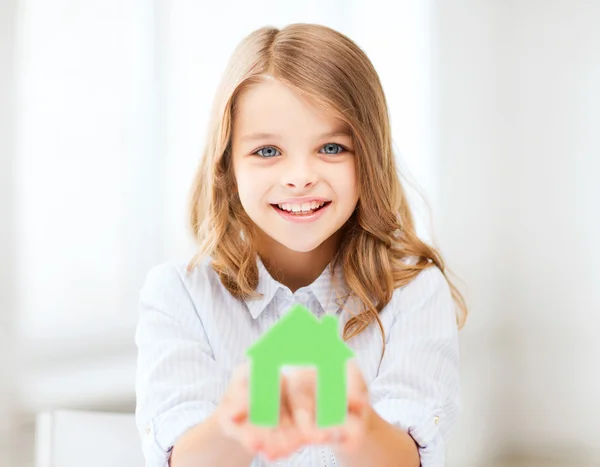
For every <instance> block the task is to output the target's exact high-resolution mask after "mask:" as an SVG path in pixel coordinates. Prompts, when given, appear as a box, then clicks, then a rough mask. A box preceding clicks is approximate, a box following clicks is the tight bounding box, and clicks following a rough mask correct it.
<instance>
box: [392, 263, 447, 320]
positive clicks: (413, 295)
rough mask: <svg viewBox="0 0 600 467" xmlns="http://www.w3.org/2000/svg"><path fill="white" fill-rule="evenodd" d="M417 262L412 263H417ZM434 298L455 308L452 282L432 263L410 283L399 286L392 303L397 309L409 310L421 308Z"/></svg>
mask: <svg viewBox="0 0 600 467" xmlns="http://www.w3.org/2000/svg"><path fill="white" fill-rule="evenodd" d="M409 261H412V259H411V260H409ZM407 262H408V261H407ZM415 262H416V261H413V262H412V263H410V264H415ZM432 300H435V301H437V302H438V304H439V305H441V306H443V308H452V309H453V306H454V305H453V298H452V291H451V289H450V284H449V283H448V280H447V279H446V276H445V275H444V273H443V272H442V270H441V269H440V268H439V267H437V265H435V264H434V263H430V264H429V266H428V267H426V268H425V269H423V270H422V271H420V272H419V273H418V274H417V275H416V276H415V277H413V278H412V280H410V281H409V282H408V283H406V284H404V285H401V286H399V287H397V288H396V289H395V290H394V293H393V295H392V300H391V305H392V307H393V308H395V309H401V310H404V311H408V310H413V309H416V308H419V307H421V306H423V305H425V304H426V302H428V301H432Z"/></svg>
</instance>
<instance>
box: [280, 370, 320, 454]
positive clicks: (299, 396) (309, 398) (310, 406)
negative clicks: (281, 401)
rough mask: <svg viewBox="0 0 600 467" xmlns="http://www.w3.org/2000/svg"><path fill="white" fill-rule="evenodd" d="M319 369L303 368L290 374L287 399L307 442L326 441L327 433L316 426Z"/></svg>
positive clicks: (317, 442) (295, 421) (294, 419)
mask: <svg viewBox="0 0 600 467" xmlns="http://www.w3.org/2000/svg"><path fill="white" fill-rule="evenodd" d="M316 389H317V371H316V369H315V368H303V369H300V370H297V371H296V372H294V373H292V374H290V375H289V376H288V391H287V400H288V403H289V405H290V406H291V407H292V417H293V421H294V423H295V424H296V426H297V427H298V429H299V431H300V433H301V434H302V437H303V439H304V441H305V442H306V443H311V444H321V443H324V442H326V440H327V433H326V432H325V431H324V430H321V429H319V428H318V427H317V426H316V421H315V411H316V402H315V400H316Z"/></svg>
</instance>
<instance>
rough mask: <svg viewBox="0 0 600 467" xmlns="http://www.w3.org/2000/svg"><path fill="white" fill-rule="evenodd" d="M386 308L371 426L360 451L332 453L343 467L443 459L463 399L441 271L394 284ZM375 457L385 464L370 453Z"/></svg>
mask: <svg viewBox="0 0 600 467" xmlns="http://www.w3.org/2000/svg"><path fill="white" fill-rule="evenodd" d="M388 311H389V312H391V313H394V316H393V321H392V324H391V325H390V329H389V331H388V332H387V333H386V337H387V342H386V349H385V355H384V357H383V360H382V362H381V367H380V369H379V371H378V373H377V376H376V377H375V379H374V380H373V381H372V382H371V384H370V385H369V392H370V399H371V405H372V411H373V412H374V413H375V415H374V416H373V417H372V423H371V424H370V425H371V427H370V429H369V430H368V432H367V436H366V437H365V441H364V445H363V446H361V448H360V449H358V450H357V453H356V454H355V455H352V456H349V455H345V454H344V453H342V452H336V449H335V448H333V449H334V452H336V456H339V459H340V463H341V465H342V466H344V467H358V466H372V465H389V466H394V465H396V466H398V467H413V466H414V467H419V465H421V466H422V467H438V466H444V465H445V446H446V442H447V439H448V436H449V432H450V428H451V427H452V425H453V424H454V422H455V420H456V418H457V416H458V413H459V411H460V406H461V399H460V377H459V367H458V365H459V351H458V328H457V325H456V315H455V308H454V301H453V299H452V295H451V291H450V287H449V285H448V283H447V282H446V279H445V278H444V276H443V274H442V272H441V271H440V270H439V269H438V268H437V267H429V268H427V269H425V270H424V271H422V272H421V273H420V274H419V275H418V276H417V277H416V278H415V279H414V280H413V281H411V282H410V283H409V284H407V285H405V286H404V287H402V288H400V289H397V290H396V291H395V292H394V296H393V298H392V301H391V302H390V304H389V306H388V307H387V308H386V309H385V312H388ZM338 451H339V450H338ZM415 454H418V455H417V456H416V457H415ZM370 455H372V456H374V457H370ZM377 456H381V457H380V458H381V459H382V461H381V463H379V462H372V461H371V460H370V459H375V458H378V457H377ZM419 462H420V463H419Z"/></svg>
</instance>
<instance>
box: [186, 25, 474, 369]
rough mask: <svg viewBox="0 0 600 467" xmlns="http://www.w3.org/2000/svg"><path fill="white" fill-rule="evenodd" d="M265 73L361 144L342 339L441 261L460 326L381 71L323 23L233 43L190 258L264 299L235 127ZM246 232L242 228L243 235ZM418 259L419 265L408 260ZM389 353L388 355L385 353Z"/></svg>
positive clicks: (196, 197)
mask: <svg viewBox="0 0 600 467" xmlns="http://www.w3.org/2000/svg"><path fill="white" fill-rule="evenodd" d="M265 77H273V78H275V79H277V80H279V81H280V82H282V83H284V84H286V85H288V86H290V87H291V88H292V89H294V90H295V91H297V92H299V93H300V94H301V95H302V96H304V97H306V98H308V99H309V100H310V101H311V102H312V103H314V104H315V107H316V108H319V109H321V110H324V111H327V112H331V113H333V114H334V115H335V116H337V117H338V118H340V119H341V120H343V121H344V122H346V123H347V124H348V126H349V127H350V129H351V131H352V135H353V139H354V146H355V154H356V157H355V161H356V172H357V180H358V185H359V201H358V205H357V208H356V210H355V211H354V213H353V214H352V216H351V217H350V219H349V220H348V222H347V223H346V225H345V226H344V228H345V229H346V231H345V235H344V236H343V240H342V242H341V244H340V246H339V249H338V251H337V253H336V255H335V257H334V258H333V260H332V262H331V263H330V267H331V268H332V271H333V270H335V267H337V265H338V263H339V262H341V266H342V270H343V275H344V279H345V282H346V285H347V287H348V288H349V289H350V291H351V293H352V294H354V296H356V297H358V299H359V300H360V303H362V305H363V309H362V311H360V313H358V314H356V315H353V316H352V317H351V318H350V319H349V320H348V322H347V323H346V325H345V327H344V331H343V339H344V340H348V339H350V338H352V337H353V336H355V335H357V334H359V333H361V332H362V331H363V330H365V329H366V328H367V327H368V326H369V325H370V324H371V323H372V322H377V324H378V326H379V328H380V331H381V335H382V340H383V352H385V335H384V329H383V325H382V323H381V320H380V318H379V312H380V311H381V310H382V309H383V308H384V307H385V305H386V304H387V303H389V301H390V300H391V298H392V294H393V292H394V289H396V288H398V287H401V286H403V285H405V284H407V283H408V282H410V281H411V280H412V279H414V278H415V276H417V275H418V274H419V273H420V272H421V271H422V270H424V269H426V268H428V267H432V266H434V265H435V266H437V267H438V268H439V269H440V270H441V271H442V273H443V274H444V277H445V278H446V280H447V281H448V284H449V286H450V289H451V291H452V297H453V299H454V301H455V302H456V303H457V304H458V308H459V312H458V313H457V324H458V327H459V328H462V326H463V325H464V323H465V320H466V317H467V307H466V304H465V300H464V298H463V296H462V295H461V293H460V292H459V291H458V289H457V288H456V286H455V285H454V284H452V282H451V281H450V280H449V279H448V277H447V274H446V268H445V265H444V261H443V259H442V257H441V255H440V253H439V252H438V251H436V249H435V248H433V247H432V246H429V245H427V244H426V243H424V242H423V241H422V240H420V239H419V238H418V237H417V234H416V231H415V226H414V221H413V215H412V213H411V210H410V208H409V205H408V202H407V197H406V195H405V192H404V189H403V187H402V185H401V183H400V179H399V176H398V172H397V168H396V163H395V157H394V154H393V150H392V141H391V134H390V124H389V117H388V110H387V103H386V99H385V96H384V93H383V89H382V86H381V83H380V80H379V77H378V75H377V73H376V71H375V69H374V67H373V65H372V64H371V62H370V60H369V59H368V58H367V56H366V55H365V53H364V52H363V51H362V50H361V49H360V48H359V47H358V46H357V45H356V44H355V43H354V42H353V41H351V40H350V39H349V38H348V37H346V36H345V35H343V34H341V33H339V32H337V31H335V30H333V29H331V28H328V27H326V26H322V25H316V24H306V23H296V24H290V25H288V26H287V27H285V28H283V29H277V28H274V27H263V28H260V29H258V30H256V31H254V32H252V33H251V34H249V35H248V36H247V37H245V38H244V39H243V40H242V41H241V42H240V43H239V45H238V46H237V47H236V49H235V50H234V52H233V54H232V56H231V58H230V60H229V63H228V65H227V68H226V70H225V74H224V76H223V79H222V81H221V83H220V86H219V88H218V90H217V93H216V96H215V100H214V103H213V108H212V113H211V118H210V122H209V127H208V132H207V141H206V146H205V147H204V152H203V157H202V160H201V163H200V166H199V168H198V171H197V173H196V175H195V178H194V180H193V184H192V189H191V192H190V206H189V212H190V218H189V220H190V224H191V228H192V233H193V236H194V239H195V240H196V242H197V243H198V251H197V253H196V255H195V256H194V257H193V259H192V260H191V262H190V263H189V265H188V271H191V270H192V269H193V268H194V267H195V265H196V264H198V262H199V261H200V260H201V258H203V257H206V256H212V258H213V261H212V267H213V268H214V270H215V271H216V272H217V273H218V275H219V277H220V280H221V283H222V284H223V285H224V286H225V287H226V288H227V290H228V291H229V292H230V293H231V294H232V295H233V296H235V297H237V298H238V299H243V298H256V297H258V296H259V295H258V294H257V292H256V291H255V289H256V287H257V285H258V267H257V263H256V250H255V247H254V241H253V240H254V238H256V231H255V226H254V223H253V222H252V221H251V220H250V218H249V217H248V215H247V214H246V213H245V211H244V209H243V208H242V206H241V203H240V201H239V198H238V197H237V194H236V192H235V190H234V189H232V188H233V187H234V185H235V179H234V175H233V170H232V161H231V133H232V124H233V121H234V116H235V115H236V109H237V103H238V100H239V97H240V95H241V93H243V92H244V90H246V89H248V88H249V87H250V86H252V85H253V84H256V83H259V82H261V80H263V79H264V78H265ZM240 233H242V235H240ZM410 256H412V257H416V259H417V261H416V263H414V264H408V263H407V262H405V261H404V260H403V259H404V258H406V257H410ZM382 358H383V353H382Z"/></svg>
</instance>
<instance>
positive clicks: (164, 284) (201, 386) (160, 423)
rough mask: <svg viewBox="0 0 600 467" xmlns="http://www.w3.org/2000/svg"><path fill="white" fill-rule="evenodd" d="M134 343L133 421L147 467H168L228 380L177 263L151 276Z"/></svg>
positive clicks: (157, 268) (157, 269)
mask: <svg viewBox="0 0 600 467" xmlns="http://www.w3.org/2000/svg"><path fill="white" fill-rule="evenodd" d="M135 342H136V346H137V370H136V411H135V417H136V424H137V427H138V430H139V433H140V437H141V440H142V448H143V451H144V456H145V458H146V467H168V464H169V458H170V454H171V450H172V447H173V445H174V443H175V442H176V441H177V439H178V438H179V437H180V436H181V435H182V434H183V433H184V432H185V431H187V430H188V429H189V428H191V427H193V426H195V425H197V424H199V423H201V422H202V421H204V420H205V419H206V418H207V417H208V415H209V414H210V413H211V412H212V411H213V410H214V409H215V407H216V405H217V403H218V401H219V400H220V397H221V395H222V394H223V393H224V391H225V388H226V384H227V381H228V378H227V375H224V374H223V372H222V370H220V369H219V368H218V366H217V364H216V362H215V359H214V357H213V355H212V350H211V347H210V345H209V343H208V340H207V337H206V333H205V331H204V327H203V326H202V322H201V320H200V316H199V314H198V313H197V311H196V308H195V305H194V302H193V301H192V298H191V296H190V294H189V292H188V289H187V288H186V286H185V283H184V281H183V279H182V276H181V273H180V272H179V270H178V269H177V266H176V265H174V264H169V263H165V264H162V265H159V266H155V267H153V268H152V269H151V270H150V271H149V272H148V274H147V276H146V279H145V282H144V285H143V286H142V289H141V292H140V297H139V315H138V324H137V328H136V334H135Z"/></svg>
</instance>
